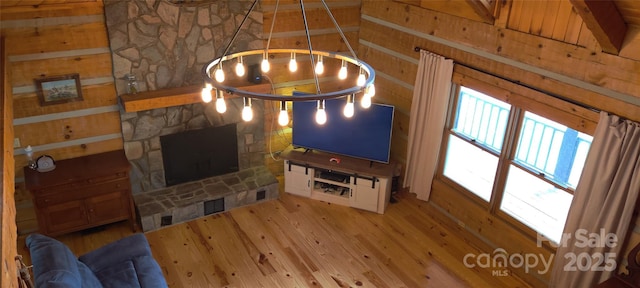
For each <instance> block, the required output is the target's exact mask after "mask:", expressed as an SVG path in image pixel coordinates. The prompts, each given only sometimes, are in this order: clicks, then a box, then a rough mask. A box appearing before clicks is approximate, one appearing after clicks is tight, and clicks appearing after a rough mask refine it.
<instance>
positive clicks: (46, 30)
mask: <svg viewBox="0 0 640 288" xmlns="http://www.w3.org/2000/svg"><path fill="white" fill-rule="evenodd" d="M105 30H106V26H105V24H104V23H100V22H93V23H86V24H71V25H56V26H43V27H26V28H14V29H6V32H5V35H6V36H7V37H9V38H14V37H17V38H18V39H16V40H15V41H19V42H20V45H14V46H12V47H11V50H9V53H10V55H25V54H41V53H50V52H61V51H69V50H79V49H91V48H103V47H109V40H108V39H107V35H106V34H105V33H104V31H105ZM81 34H82V35H84V34H86V37H77V36H76V35H81Z"/></svg>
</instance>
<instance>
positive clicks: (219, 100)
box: [216, 92, 227, 114]
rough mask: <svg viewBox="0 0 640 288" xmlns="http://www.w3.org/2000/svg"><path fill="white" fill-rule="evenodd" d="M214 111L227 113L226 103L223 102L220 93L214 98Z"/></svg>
mask: <svg viewBox="0 0 640 288" xmlns="http://www.w3.org/2000/svg"><path fill="white" fill-rule="evenodd" d="M216 111H218V113H220V114H222V113H224V112H226V111H227V103H225V102H224V97H222V92H220V93H219V94H218V96H217V97H216Z"/></svg>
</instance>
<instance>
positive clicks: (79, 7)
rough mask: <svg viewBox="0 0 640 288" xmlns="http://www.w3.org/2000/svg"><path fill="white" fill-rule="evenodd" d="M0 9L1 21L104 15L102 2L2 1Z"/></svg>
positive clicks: (94, 0) (54, 0)
mask: <svg viewBox="0 0 640 288" xmlns="http://www.w3.org/2000/svg"><path fill="white" fill-rule="evenodd" d="M0 8H1V9H0V19H2V20H3V21H6V20H25V19H40V18H55V17H69V16H84V15H103V14H104V6H103V3H102V0H2V1H0Z"/></svg>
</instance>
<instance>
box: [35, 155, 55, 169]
mask: <svg viewBox="0 0 640 288" xmlns="http://www.w3.org/2000/svg"><path fill="white" fill-rule="evenodd" d="M53 169H56V162H55V161H53V157H51V156H49V155H42V156H40V157H38V160H36V170H38V172H49V171H53Z"/></svg>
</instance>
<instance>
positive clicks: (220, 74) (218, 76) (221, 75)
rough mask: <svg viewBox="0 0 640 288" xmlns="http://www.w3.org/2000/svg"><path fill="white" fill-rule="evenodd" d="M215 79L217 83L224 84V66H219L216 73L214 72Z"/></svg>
mask: <svg viewBox="0 0 640 288" xmlns="http://www.w3.org/2000/svg"><path fill="white" fill-rule="evenodd" d="M213 77H214V78H215V79H216V81H218V83H222V82H224V71H222V65H219V66H218V68H217V69H216V72H214V74H213Z"/></svg>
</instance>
